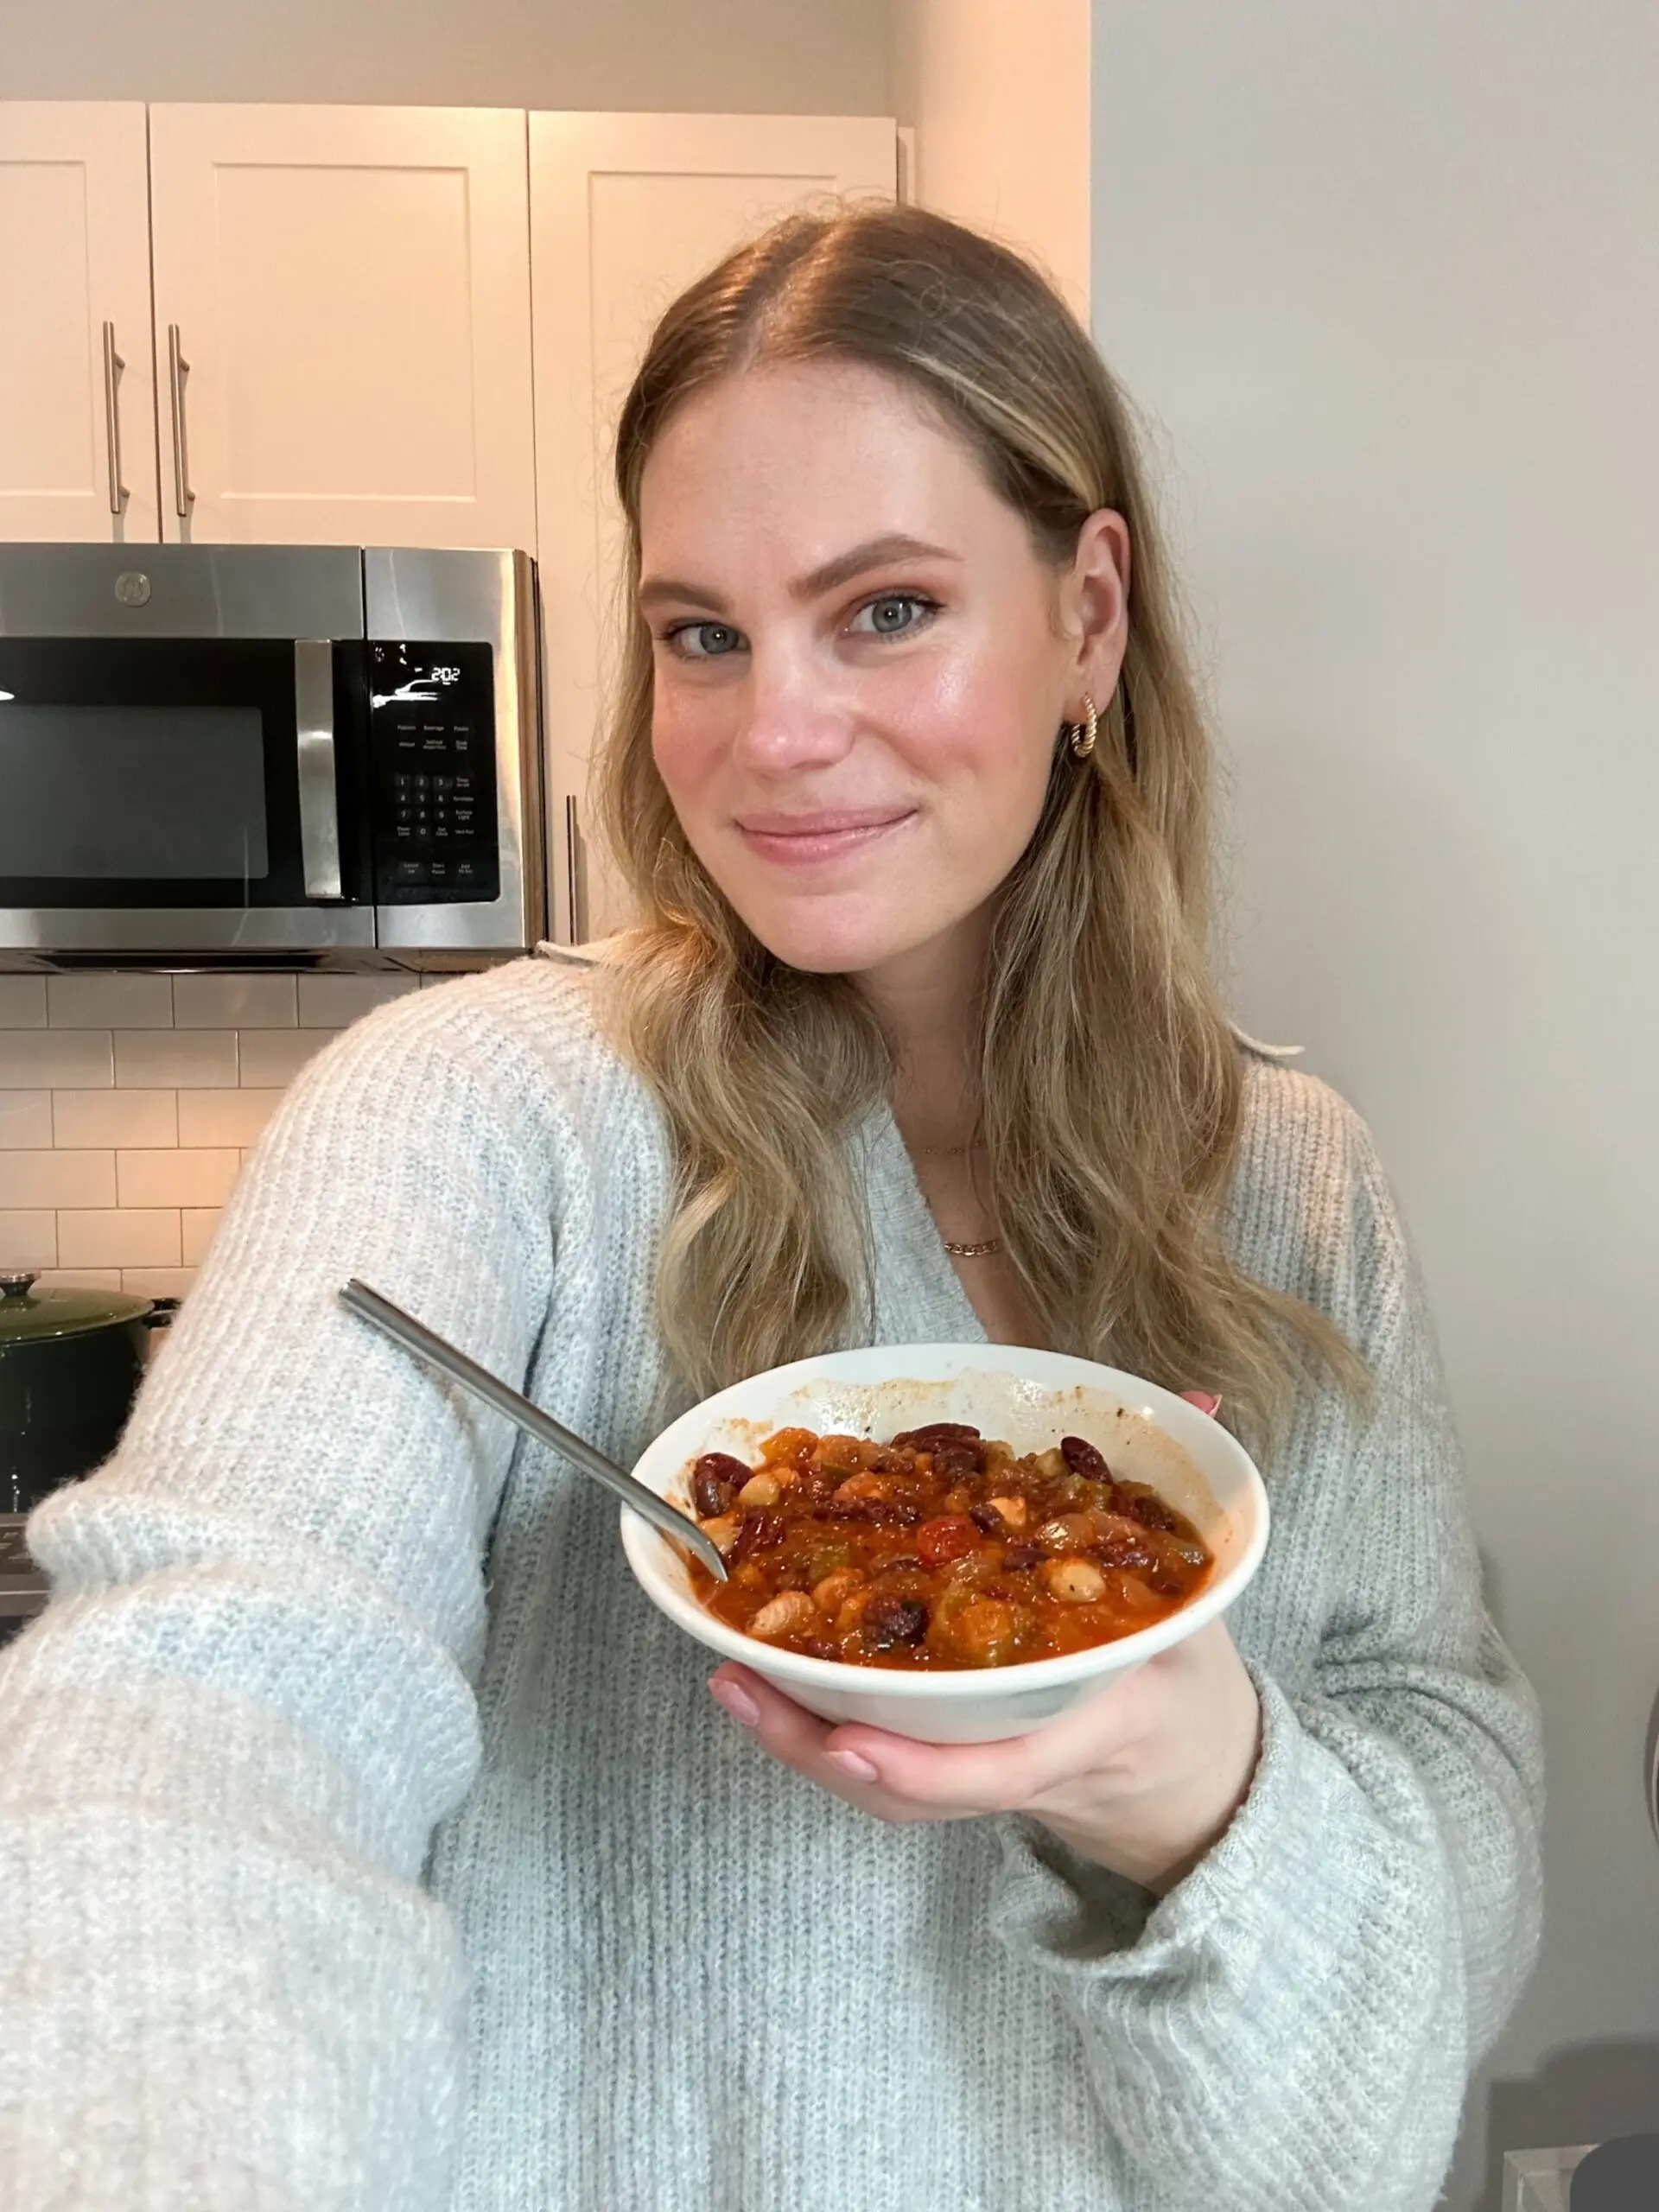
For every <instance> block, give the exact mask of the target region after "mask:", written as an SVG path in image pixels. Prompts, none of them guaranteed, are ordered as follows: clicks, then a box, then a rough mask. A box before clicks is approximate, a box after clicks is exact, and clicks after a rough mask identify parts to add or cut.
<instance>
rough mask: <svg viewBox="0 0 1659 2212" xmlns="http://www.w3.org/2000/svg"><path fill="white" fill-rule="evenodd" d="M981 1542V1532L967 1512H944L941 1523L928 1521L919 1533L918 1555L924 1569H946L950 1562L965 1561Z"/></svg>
mask: <svg viewBox="0 0 1659 2212" xmlns="http://www.w3.org/2000/svg"><path fill="white" fill-rule="evenodd" d="M914 1541H915V1546H916V1556H917V1558H918V1559H919V1560H921V1562H922V1564H923V1566H924V1567H943V1566H944V1563H945V1561H946V1560H952V1559H963V1558H965V1557H966V1556H967V1554H969V1552H970V1551H973V1550H974V1549H975V1548H976V1546H977V1545H978V1543H979V1541H980V1537H979V1531H978V1529H976V1528H975V1526H974V1524H973V1522H971V1521H970V1520H969V1518H968V1516H967V1515H966V1514H965V1513H942V1514H941V1515H940V1516H939V1517H938V1520H937V1521H924V1522H923V1523H922V1525H921V1527H920V1528H919V1529H918V1530H917V1531H916V1535H915V1539H914Z"/></svg>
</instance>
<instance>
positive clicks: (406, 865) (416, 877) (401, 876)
mask: <svg viewBox="0 0 1659 2212" xmlns="http://www.w3.org/2000/svg"><path fill="white" fill-rule="evenodd" d="M391 880H392V881H393V882H394V883H397V884H404V883H411V884H424V883H426V882H427V881H428V880H429V877H428V875H427V869H426V862H425V861H398V862H397V864H396V866H395V867H394V868H393V869H392V871H391Z"/></svg>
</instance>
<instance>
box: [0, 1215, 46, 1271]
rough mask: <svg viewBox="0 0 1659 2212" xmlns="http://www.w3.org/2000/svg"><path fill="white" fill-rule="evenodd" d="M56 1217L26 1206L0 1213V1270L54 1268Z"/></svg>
mask: <svg viewBox="0 0 1659 2212" xmlns="http://www.w3.org/2000/svg"><path fill="white" fill-rule="evenodd" d="M57 1264H58V1217H57V1216H56V1214H54V1213H51V1212H48V1211H41V1210H40V1209H38V1208H35V1207H29V1208H24V1209H20V1210H18V1211H11V1212H6V1213H0V1268H55V1267H56V1266H57Z"/></svg>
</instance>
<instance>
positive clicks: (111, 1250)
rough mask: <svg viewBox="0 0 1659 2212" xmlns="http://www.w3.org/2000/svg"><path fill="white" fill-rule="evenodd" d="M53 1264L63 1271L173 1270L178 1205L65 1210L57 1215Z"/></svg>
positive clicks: (176, 1256) (177, 1256) (176, 1261)
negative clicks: (56, 1240)
mask: <svg viewBox="0 0 1659 2212" xmlns="http://www.w3.org/2000/svg"><path fill="white" fill-rule="evenodd" d="M57 1264H58V1265H59V1266H60V1267H65V1268H176V1267H177V1266H178V1265H179V1264H180V1248H179V1213H178V1208H177V1207H176V1206H168V1207H154V1208H152V1207H139V1206H122V1207H120V1208H114V1207H111V1208H109V1209H108V1210H103V1209H100V1210H99V1211H90V1212H86V1213H82V1212H79V1211H64V1212H60V1214H59V1216H58V1255H57Z"/></svg>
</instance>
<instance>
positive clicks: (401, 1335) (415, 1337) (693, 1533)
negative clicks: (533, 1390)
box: [340, 1275, 726, 1582]
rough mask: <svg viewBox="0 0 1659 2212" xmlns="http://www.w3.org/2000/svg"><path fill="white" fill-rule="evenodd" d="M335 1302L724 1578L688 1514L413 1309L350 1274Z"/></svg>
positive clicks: (711, 1546)
mask: <svg viewBox="0 0 1659 2212" xmlns="http://www.w3.org/2000/svg"><path fill="white" fill-rule="evenodd" d="M340 1303H341V1305H342V1306H350V1307H351V1309H352V1311H353V1313H357V1314H360V1315H361V1317H362V1318H363V1319H364V1320H365V1321H371V1322H372V1323H373V1325H374V1326H375V1327H376V1328H377V1329H379V1330H381V1331H382V1332H384V1333H385V1335H387V1336H389V1337H393V1338H396V1339H397V1342H398V1343H399V1344H402V1345H404V1347H405V1349H406V1350H408V1351H412V1352H416V1353H418V1354H419V1356H420V1357H422V1358H423V1359H425V1360H429V1361H430V1362H431V1363H432V1364H433V1366H434V1367H441V1368H442V1370H443V1371H444V1373H445V1374H446V1375H448V1376H453V1378H454V1381H456V1382H457V1383H460V1384H461V1387H462V1389H467V1390H470V1391H471V1392H472V1393H473V1395H474V1397H477V1398H482V1399H483V1400H484V1402H485V1403H486V1405H492V1406H493V1407H494V1408H496V1410H497V1412H498V1413H504V1414H505V1415H506V1417H507V1419H508V1420H509V1421H516V1422H517V1423H518V1427H520V1428H522V1429H524V1430H526V1431H527V1432H528V1433H530V1434H531V1436H533V1437H535V1438H536V1439H537V1441H538V1442H539V1443H542V1444H549V1445H551V1446H552V1447H553V1449H554V1450H555V1451H556V1452H563V1454H564V1456H565V1458H566V1459H573V1460H574V1461H575V1464H576V1465H577V1466H579V1467H580V1468H581V1469H582V1472H583V1473H584V1474H588V1475H591V1476H592V1477H593V1478H594V1481H595V1482H600V1483H603V1484H604V1485H605V1487H606V1489H607V1490H608V1491H612V1492H613V1494H614V1495H615V1496H616V1497H620V1499H621V1501H622V1503H623V1504H624V1505H626V1506H627V1507H628V1508H629V1510H631V1511H632V1512H634V1513H637V1514H639V1516H640V1518H641V1519H642V1520H645V1521H649V1522H651V1524H652V1527H653V1528H655V1529H661V1530H662V1531H663V1533H664V1535H667V1536H671V1537H673V1539H674V1540H675V1541H676V1542H677V1543H682V1544H686V1545H689V1546H690V1548H691V1550H693V1551H694V1552H696V1555H697V1557H698V1558H699V1559H700V1560H702V1562H703V1564H704V1565H705V1566H706V1567H708V1568H709V1572H710V1573H711V1574H713V1576H714V1578H715V1580H716V1581H717V1582H723V1581H724V1580H726V1562H725V1560H723V1559H722V1558H721V1555H720V1552H719V1549H718V1548H717V1546H716V1545H715V1541H714V1539H713V1538H712V1537H710V1536H706V1535H704V1534H703V1532H702V1529H699V1528H698V1526H697V1524H696V1522H695V1521H693V1520H692V1519H691V1517H690V1515H689V1514H685V1513H682V1512H680V1511H678V1510H677V1508H676V1507H674V1506H672V1505H671V1504H670V1503H668V1500H667V1499H666V1498H664V1497H658V1495H657V1493H656V1491H654V1490H647V1489H646V1488H645V1484H644V1483H642V1482H638V1481H636V1480H635V1478H633V1476H632V1475H630V1474H628V1473H626V1472H625V1471H624V1470H623V1469H622V1468H620V1467H619V1466H618V1465H617V1464H616V1462H615V1460H614V1459H607V1458H606V1456H605V1454H604V1453H603V1452H596V1451H595V1450H594V1446H592V1445H591V1444H589V1443H588V1440H587V1439H586V1438H585V1437H582V1436H578V1435H577V1434H576V1433H575V1430H574V1429H572V1428H567V1427H565V1426H564V1424H563V1421H555V1420H554V1418H553V1416H552V1414H544V1413H543V1411H542V1409H541V1408H540V1407H539V1406H537V1405H532V1404H531V1401H530V1400H529V1399H528V1398H526V1397H524V1395H522V1393H521V1392H519V1391H518V1390H515V1389H512V1387H511V1386H510V1385H509V1384H508V1383H504V1382H502V1380H501V1379H500V1377H499V1376H496V1375H492V1374H491V1373H490V1371H489V1370H488V1368H486V1367H480V1365H479V1364H478V1363H477V1361H476V1360H472V1359H468V1358H467V1355H466V1353H465V1352H464V1351H456V1349H455V1347H454V1344H450V1343H448V1341H447V1340H446V1339H445V1338H442V1337H439V1336H435V1335H434V1334H433V1332H432V1331H431V1330H430V1329H429V1328H427V1327H426V1326H425V1325H424V1324H423V1323H422V1322H420V1321H417V1320H416V1319H415V1317H414V1315H413V1314H412V1313H404V1309H403V1307H402V1306H394V1305H393V1304H392V1302H391V1300H390V1299H389V1298H383V1297H382V1296H381V1294H380V1293H379V1292H378V1290H371V1289H370V1287H369V1286H368V1284H367V1283H365V1282H359V1280H358V1278H357V1277H356V1276H355V1275H353V1277H352V1279H351V1281H349V1282H348V1283H347V1284H346V1287H345V1288H344V1289H343V1290H342V1291H341V1292H340Z"/></svg>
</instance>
